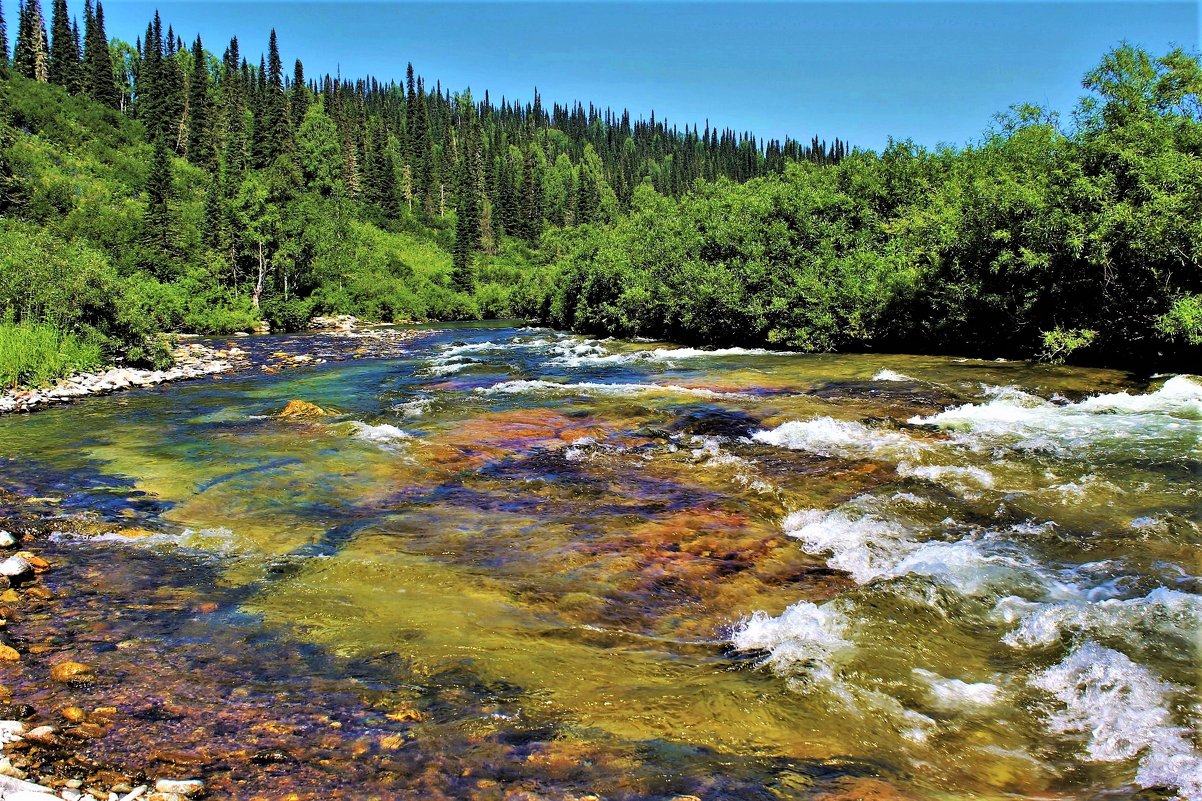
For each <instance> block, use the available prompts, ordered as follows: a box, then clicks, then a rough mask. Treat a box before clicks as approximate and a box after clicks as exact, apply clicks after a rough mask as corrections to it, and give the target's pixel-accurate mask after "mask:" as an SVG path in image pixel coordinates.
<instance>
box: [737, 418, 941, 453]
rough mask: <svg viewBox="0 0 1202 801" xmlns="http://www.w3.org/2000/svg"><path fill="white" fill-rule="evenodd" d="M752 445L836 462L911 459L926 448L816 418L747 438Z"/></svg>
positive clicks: (902, 438)
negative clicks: (837, 460)
mask: <svg viewBox="0 0 1202 801" xmlns="http://www.w3.org/2000/svg"><path fill="white" fill-rule="evenodd" d="M751 438H752V439H753V440H755V441H756V442H763V443H766V444H768V445H775V446H777V447H780V448H789V449H790V450H795V451H807V452H809V453H813V454H816V455H818V456H827V457H837V458H840V459H871V458H886V459H899V458H906V457H909V458H914V457H917V456H918V455H919V454H920V453H922V452H923V451H924V450H925V449H926V446H925V445H923V444H922V443H920V442H918V441H917V440H914V439H913V438H911V437H908V436H906V435H905V434H902V433H900V432H897V431H884V430H879V429H874V428H869V427H868V426H866V425H864V424H863V423H857V422H855V421H852V420H836V419H834V418H833V417H816V418H814V419H812V420H793V421H790V422H787V423H782V424H781V425H779V426H777V427H776V428H774V429H772V430H770V431H757V432H755V433H754V434H752V435H751Z"/></svg>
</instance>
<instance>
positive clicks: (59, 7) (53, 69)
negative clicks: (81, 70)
mask: <svg viewBox="0 0 1202 801" xmlns="http://www.w3.org/2000/svg"><path fill="white" fill-rule="evenodd" d="M78 66H79V50H78V49H77V48H76V41H75V36H74V35H73V34H72V33H71V20H70V19H69V17H68V13H67V0H54V4H53V6H52V11H51V15H50V61H49V64H48V66H47V77H48V78H49V80H50V83H54V84H58V85H59V86H63V87H70V86H71V84H72V83H73V82H74V76H75V70H76V68H77V67H78Z"/></svg>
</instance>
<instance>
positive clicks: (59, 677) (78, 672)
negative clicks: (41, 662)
mask: <svg viewBox="0 0 1202 801" xmlns="http://www.w3.org/2000/svg"><path fill="white" fill-rule="evenodd" d="M94 675H95V671H93V669H92V667H91V665H85V664H83V663H82V662H59V663H58V664H57V665H55V666H54V667H52V668H50V678H52V679H54V680H55V681H58V682H63V683H68V682H77V681H88V680H89V679H91V678H92V677H93V676H94Z"/></svg>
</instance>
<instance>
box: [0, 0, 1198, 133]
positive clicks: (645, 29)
mask: <svg viewBox="0 0 1202 801" xmlns="http://www.w3.org/2000/svg"><path fill="white" fill-rule="evenodd" d="M44 4H46V5H47V6H48V4H49V3H48V0H44ZM4 5H5V6H6V10H9V11H10V12H11V13H10V14H9V16H14V15H15V11H16V9H15V6H16V0H7V1H6V2H5V4H4ZM69 5H70V7H71V10H72V12H73V13H82V12H81V11H80V9H81V8H82V0H69ZM156 6H157V7H158V8H160V9H161V12H162V15H163V21H164V24H167V23H170V24H172V25H174V26H175V29H176V31H177V32H179V33H180V35H181V36H183V38H184V39H185V41H188V42H190V41H191V40H192V39H193V38H194V37H195V36H196V34H197V33H199V34H200V35H201V36H202V37H203V39H204V41H205V43H206V46H207V47H208V48H209V49H210V50H212V51H214V52H216V53H218V54H220V53H221V51H222V50H223V49H224V47H225V45H226V43H227V42H228V40H229V37H230V36H231V35H237V36H238V41H239V42H240V43H241V45H242V52H243V54H244V55H246V56H247V58H248V59H251V60H252V61H254V62H257V61H258V56H259V53H260V52H261V51H263V50H265V49H266V46H267V37H268V32H269V31H270V29H271V28H272V27H273V26H274V27H275V28H276V29H277V31H278V34H279V37H280V48H281V51H282V55H283V58H284V62H285V65H289V66H290V65H291V64H292V61H293V59H295V58H298V57H299V58H300V59H301V60H302V61H303V62H304V64H305V68H306V73H307V74H308V75H309V76H310V77H312V76H316V75H320V74H323V73H325V72H327V71H328V72H330V73H334V72H335V71H336V70H339V69H341V72H342V75H343V76H347V77H352V78H353V77H359V76H363V75H367V74H372V75H375V76H376V77H377V78H380V79H384V80H388V79H396V80H398V81H400V80H403V78H404V74H405V65H406V63H407V62H409V61H412V62H413V64H414V66H415V68H416V69H417V71H418V72H419V73H420V74H422V75H424V76H426V78H427V80H428V81H429V83H430V84H431V85H432V84H433V82H434V80H435V79H439V80H441V81H442V83H443V86H444V87H450V88H451V89H452V90H459V89H462V88H464V87H469V86H470V87H471V89H472V91H473V93H474V94H476V95H477V96H480V95H482V94H483V92H484V90H485V89H488V90H489V91H490V92H491V93H492V96H493V98H494V99H499V98H500V97H501V95H505V96H507V97H509V98H513V97H520V98H523V99H529V98H530V97H531V96H532V89H533V87H534V86H536V85H537V86H538V88H539V91H540V93H541V94H542V97H543V101H544V104H545V105H547V106H550V104H551V102H552V101H556V100H558V101H560V102H566V101H569V100H575V99H580V100H583V101H585V102H586V103H587V102H589V101H592V102H595V103H597V104H598V105H600V106H607V105H608V106H613V107H614V108H616V109H621V108H623V107H625V108H629V109H630V110H631V113H632V114H634V115H635V116H645V115H646V113H647V112H649V111H650V110H652V109H654V110H655V112H656V114H657V116H658V117H664V116H666V117H667V118H668V119H669V121H671V122H676V123H678V124H681V125H683V124H685V123H689V124H691V123H693V122H696V123H698V124H700V125H704V123H705V121H706V119H709V120H710V121H711V122H712V123H714V124H716V125H719V126H723V127H725V126H730V127H733V128H736V129H739V130H752V131H754V132H755V133H756V134H757V135H760V136H764V135H767V136H773V137H781V136H783V135H785V134H789V135H792V136H795V137H797V138H800V139H803V140H805V139H808V138H809V137H810V136H811V135H813V134H818V135H819V136H821V137H824V138H827V139H831V138H833V137H835V136H840V137H843V138H844V139H846V140H848V141H850V142H851V143H852V144H855V145H859V146H862V147H871V148H880V147H881V146H883V145H884V144H885V142H886V141H887V138H888V137H889V136H890V135H892V136H893V137H895V138H899V139H904V138H912V139H914V140H915V141H916V142H919V143H920V144H925V145H929V146H930V145H935V144H938V143H940V142H946V143H951V144H963V143H965V142H967V141H970V140H974V139H976V138H978V137H979V136H980V135H981V133H982V131H984V130H985V129H986V128H987V127H988V126H989V125H990V124H991V122H992V115H993V114H994V113H995V112H998V111H1002V110H1004V109H1006V108H1007V107H1008V106H1009V105H1011V104H1012V103H1016V102H1028V101H1029V102H1036V103H1040V104H1044V105H1047V106H1050V107H1052V108H1054V109H1057V110H1061V111H1064V112H1068V111H1070V110H1071V108H1072V106H1073V105H1074V103H1075V102H1076V98H1077V97H1078V96H1079V95H1080V93H1081V89H1080V80H1081V76H1082V75H1083V74H1084V73H1085V72H1086V71H1087V70H1088V69H1089V68H1090V67H1091V66H1093V65H1094V64H1096V63H1097V61H1098V59H1099V58H1100V56H1101V55H1102V53H1103V52H1104V51H1105V50H1106V49H1108V48H1110V47H1112V46H1114V45H1115V44H1117V43H1118V42H1120V41H1121V40H1124V39H1125V40H1127V41H1130V42H1132V43H1133V44H1139V45H1142V46H1144V47H1147V48H1148V49H1150V50H1152V51H1155V52H1163V51H1165V50H1167V49H1168V48H1170V47H1171V46H1181V47H1184V48H1186V49H1188V50H1191V51H1197V50H1198V41H1199V10H1198V3H1196V2H1175V3H1167V2H1079V1H1077V2H922V3H919V2H887V3H880V2H847V3H831V2H808V3H806V2H802V3H764V4H760V3H756V4H749V3H715V2H709V3H700V4H691V3H679V2H655V3H639V4H631V3H617V2H602V3H596V2H568V3H548V2H528V3H511V2H490V3H478V2H470V3H469V2H455V3H384V2H375V3H364V2H307V1H306V0H290V1H289V2H249V3H231V2H197V1H196V0H166V1H165V2H159V3H154V2H143V0H106V2H105V3H104V8H105V14H106V24H107V27H108V34H109V35H110V36H117V37H121V38H126V39H128V40H129V41H131V42H132V41H133V40H134V37H135V36H137V35H138V34H139V33H140V32H142V31H144V30H145V27H146V22H147V20H148V19H149V17H150V16H151V15H152V14H153V11H154V8H155V7H156ZM14 23H15V19H14ZM15 27H16V26H15V24H13V25H11V26H10V28H12V29H13V33H15ZM289 71H290V70H289Z"/></svg>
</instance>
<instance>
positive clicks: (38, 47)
mask: <svg viewBox="0 0 1202 801" xmlns="http://www.w3.org/2000/svg"><path fill="white" fill-rule="evenodd" d="M18 23H19V24H18V27H17V46H16V50H15V52H14V53H13V66H14V67H15V68H16V70H17V72H18V73H20V74H21V75H24V76H25V77H26V78H29V79H31V80H35V81H41V82H42V83H45V82H46V81H48V80H49V79H50V46H49V44H48V43H47V41H46V22H45V20H44V19H43V18H42V6H41V3H40V2H39V1H38V0H28V2H26V3H25V6H24V8H22V10H21V16H20V19H19V20H18Z"/></svg>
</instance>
